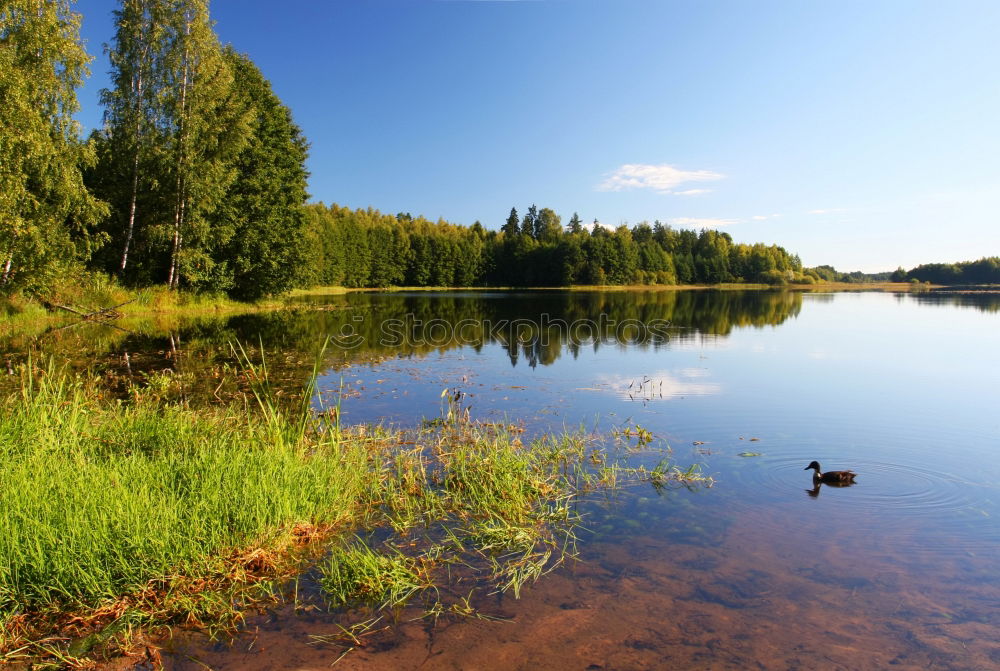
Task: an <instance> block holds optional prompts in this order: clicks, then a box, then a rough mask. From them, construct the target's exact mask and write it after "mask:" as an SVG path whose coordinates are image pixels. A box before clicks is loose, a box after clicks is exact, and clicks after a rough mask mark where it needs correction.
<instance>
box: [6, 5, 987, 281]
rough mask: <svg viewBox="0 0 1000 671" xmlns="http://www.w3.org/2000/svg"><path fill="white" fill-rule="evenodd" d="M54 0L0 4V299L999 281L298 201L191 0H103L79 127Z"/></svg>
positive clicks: (579, 228)
mask: <svg viewBox="0 0 1000 671" xmlns="http://www.w3.org/2000/svg"><path fill="white" fill-rule="evenodd" d="M71 4H72V3H71V2H70V0H48V1H46V2H39V1H38V0H5V2H4V3H3V4H2V6H0V93H2V96H3V104H0V294H2V295H8V296H9V295H12V294H15V293H18V292H21V293H25V294H29V295H36V296H45V295H46V294H47V293H49V292H51V291H52V290H53V287H56V286H58V285H59V284H60V283H63V284H66V283H72V282H76V281H78V280H79V279H80V278H81V277H83V275H84V274H85V273H103V274H107V275H110V276H112V277H114V278H116V280H117V281H118V282H120V283H122V284H124V285H128V286H151V285H167V286H169V287H171V288H174V289H177V288H184V289H187V290H191V291H204V292H212V293H226V294H228V295H229V296H231V297H233V298H237V299H241V300H253V299H256V298H259V297H261V296H265V295H271V294H278V293H281V292H284V291H287V290H289V289H292V288H295V287H308V286H316V285H342V286H346V287H387V286H396V285H411V286H565V285H570V284H597V285H603V284H618V285H621V284H667V285H670V284H714V283H720V282H753V283H765V284H769V285H782V284H788V283H799V284H813V283H816V282H823V281H847V282H864V281H880V280H887V279H890V275H891V278H892V279H896V280H904V281H905V280H916V281H930V282H937V283H946V284H947V283H962V284H964V283H984V282H987V283H1000V273H998V267H1000V263H998V259H997V258H995V257H994V258H991V259H982V260H980V261H975V262H967V263H958V264H950V265H948V264H932V265H925V266H919V267H918V268H914V269H913V270H910V271H904V270H903V269H899V270H897V271H896V272H895V273H891V274H890V273H884V274H878V275H866V274H863V273H840V272H838V271H837V270H835V269H834V268H832V267H830V266H819V267H816V268H803V267H802V263H801V261H800V260H799V258H798V256H796V255H794V254H791V253H789V252H787V251H786V250H785V249H783V248H782V247H779V246H776V245H764V244H760V243H758V244H743V243H736V242H734V241H733V239H732V237H731V236H730V235H729V234H728V233H723V232H718V231H715V230H702V231H691V230H681V229H674V228H672V227H670V226H669V225H668V224H665V223H661V222H653V223H652V224H649V223H645V222H643V223H639V224H636V225H634V226H631V227H627V226H619V227H618V228H615V229H614V230H609V229H607V228H604V227H602V226H600V225H598V224H597V222H594V223H593V225H589V226H585V225H584V223H583V221H582V220H581V218H580V217H579V216H578V215H576V214H573V216H572V217H571V218H570V219H569V220H568V222H566V223H565V225H564V223H563V221H562V219H561V218H560V216H559V215H557V214H556V213H555V212H554V211H553V210H551V209H549V208H542V209H538V208H537V207H536V206H534V205H532V206H530V207H528V208H527V209H526V210H525V211H524V214H523V216H520V215H519V214H518V212H517V210H516V209H515V208H512V209H511V211H510V213H509V214H508V215H507V218H506V220H505V222H504V223H503V224H502V226H500V227H499V230H488V229H487V228H485V227H483V226H482V225H481V224H480V223H479V222H476V223H474V224H473V225H471V226H461V225H456V224H452V223H448V222H446V221H443V220H439V221H429V220H427V219H424V218H423V217H414V216H411V215H410V214H407V213H401V214H396V215H389V214H382V213H380V212H378V211H377V210H374V209H370V208H369V209H361V210H351V209H348V208H346V207H341V206H337V205H330V206H326V205H323V204H307V201H308V194H307V192H306V183H307V178H308V173H307V171H306V167H305V164H306V158H307V156H308V142H307V141H306V138H305V137H304V135H303V133H302V131H301V129H300V128H299V127H298V126H297V125H296V124H295V123H294V121H293V119H292V114H291V111H290V110H289V109H288V108H287V107H286V106H285V105H284V104H283V103H282V102H281V100H280V99H279V98H278V97H277V96H276V95H275V93H274V91H273V90H272V88H271V85H270V83H269V82H268V81H267V79H266V78H265V77H264V76H263V75H262V73H261V72H260V70H259V69H258V68H257V67H256V65H255V64H254V63H253V61H252V60H251V59H250V58H249V57H247V56H246V55H244V54H241V53H239V52H238V51H236V50H235V49H234V48H232V47H231V46H223V45H222V44H221V43H220V42H219V39H218V36H217V35H216V33H215V31H214V28H213V24H212V21H211V19H210V17H209V1H208V0H120V3H119V6H118V9H117V10H116V11H115V12H114V24H115V34H114V38H113V41H112V43H111V44H109V45H107V54H108V57H109V61H110V71H109V74H110V82H111V85H110V87H109V88H108V89H106V90H103V91H101V102H102V104H103V106H104V122H103V125H102V127H101V128H100V129H99V130H96V131H95V132H93V133H92V134H91V135H90V136H89V137H86V138H84V137H82V134H81V129H80V125H79V123H78V122H76V121H75V119H74V115H75V114H76V113H77V112H78V111H79V102H78V99H77V89H78V88H79V87H80V85H81V84H82V83H83V82H84V80H85V78H86V77H87V76H88V75H89V70H88V67H89V64H90V62H91V60H92V58H91V57H90V56H89V55H88V54H87V53H86V51H85V50H84V48H83V45H82V43H81V41H80V34H79V29H80V20H81V18H80V15H79V14H77V13H75V12H73V11H72V10H71ZM497 215H498V223H499V217H502V216H503V213H497Z"/></svg>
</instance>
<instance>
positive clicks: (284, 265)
mask: <svg viewBox="0 0 1000 671" xmlns="http://www.w3.org/2000/svg"><path fill="white" fill-rule="evenodd" d="M224 57H225V60H226V63H227V65H228V67H229V69H230V71H231V72H232V74H233V86H234V87H235V89H236V91H238V92H239V95H240V96H241V98H242V105H243V107H244V109H245V110H246V111H254V112H255V116H254V119H253V123H252V125H251V127H250V135H249V140H248V142H247V143H246V145H245V146H244V147H243V150H242V151H241V152H240V153H239V154H238V156H237V157H236V159H235V163H234V167H235V170H236V178H235V180H234V181H233V183H232V185H231V186H230V187H229V189H228V191H227V192H226V196H225V198H224V199H222V202H221V203H219V205H218V206H217V207H216V209H215V211H214V213H213V214H212V215H211V216H209V220H210V222H211V226H212V228H213V229H215V230H216V231H220V230H223V231H231V235H230V234H228V233H227V236H228V242H226V243H223V244H222V246H221V248H220V249H219V250H217V251H214V252H213V261H214V262H215V266H216V267H217V268H221V267H226V268H228V270H229V272H230V276H229V277H227V278H226V281H225V282H224V284H228V285H230V288H229V293H230V294H231V295H232V296H234V297H236V298H240V299H243V300H253V299H256V298H259V297H261V296H264V295H268V294H275V293H280V292H282V291H285V290H286V289H290V288H291V287H292V286H293V284H294V282H295V280H296V272H297V269H298V268H299V267H300V266H301V265H302V260H303V254H304V249H303V247H304V237H303V235H304V223H305V222H304V211H303V205H304V204H305V201H306V198H307V197H308V194H307V193H306V178H307V177H308V172H307V171H306V167H305V162H306V158H307V156H308V143H307V142H306V140H305V138H304V137H303V135H302V131H301V130H300V129H299V127H298V126H296V125H295V123H294V122H293V121H292V115H291V112H290V111H289V110H288V108H287V107H285V106H284V105H283V104H282V102H281V100H279V99H278V97H277V96H276V95H275V94H274V91H273V90H272V89H271V84H270V83H269V82H268V81H267V79H265V78H264V75H263V74H262V73H261V71H260V70H259V69H258V68H257V66H256V65H254V63H253V62H252V61H251V60H250V59H249V58H248V57H247V56H245V55H242V54H239V53H236V52H235V51H234V50H233V49H232V48H226V49H225V51H224ZM383 249H385V251H386V253H387V254H388V253H389V252H390V250H392V249H394V247H393V246H392V245H386V246H385V247H384V248H383ZM393 260H398V259H395V257H394V259H393ZM396 281H402V277H401V276H400V277H399V278H398V280H396Z"/></svg>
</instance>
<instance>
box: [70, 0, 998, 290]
mask: <svg viewBox="0 0 1000 671" xmlns="http://www.w3.org/2000/svg"><path fill="white" fill-rule="evenodd" d="M116 6H117V3H116V2H115V0H80V1H79V2H77V4H76V9H77V11H79V12H81V13H82V14H83V15H84V25H83V34H84V38H85V39H87V40H88V49H89V50H90V52H91V53H92V54H94V55H95V56H96V59H95V61H94V63H93V65H92V70H93V73H94V76H93V77H92V79H91V81H90V82H89V83H88V84H87V86H86V87H85V88H84V89H83V90H82V91H81V102H82V104H83V111H82V113H81V114H80V117H79V118H80V120H81V121H82V122H83V123H84V124H85V125H86V126H87V127H88V128H90V127H94V126H97V125H99V124H100V119H101V109H100V107H99V105H98V104H97V94H98V90H99V89H100V88H101V87H103V86H106V85H107V76H106V71H107V69H108V65H107V59H106V57H105V56H104V55H103V53H102V45H103V44H104V43H105V42H109V41H110V39H111V36H112V30H113V26H112V24H111V11H112V10H113V9H114V8H115V7H116ZM212 13H213V17H214V18H215V20H216V21H217V25H216V30H217V31H218V33H219V35H220V37H221V39H222V41H223V42H225V43H232V44H233V45H234V47H236V48H237V49H238V50H240V51H243V52H245V53H247V54H249V55H250V57H251V58H253V59H254V61H255V62H256V63H257V65H258V66H259V67H260V68H261V69H262V70H263V72H264V74H265V75H266V76H267V77H268V78H269V79H270V80H271V82H272V84H273V86H274V89H275V91H276V92H277V93H278V95H279V96H280V97H281V98H282V100H284V102H285V103H286V104H287V105H288V106H289V107H290V108H291V109H292V111H293V114H294V116H295V119H296V121H297V122H298V123H299V125H300V126H302V128H303V129H304V131H305V134H306V136H307V137H308V138H309V140H310V142H311V145H312V149H311V158H310V161H309V168H310V170H311V172H312V177H311V180H310V191H311V193H312V195H313V198H314V199H315V200H322V201H324V202H327V203H332V202H336V203H340V204H344V205H350V206H352V207H367V206H373V207H376V208H378V209H380V210H382V211H384V212H391V213H395V212H400V211H407V212H412V213H413V214H418V213H419V214H424V215H425V216H428V217H431V218H436V217H444V218H445V219H448V220H450V221H455V222H459V223H465V224H471V223H472V222H473V221H475V220H479V221H481V222H482V223H483V224H484V225H485V226H487V227H489V228H498V227H499V226H500V225H501V224H502V223H503V220H504V219H505V218H506V216H507V214H508V213H509V211H510V208H511V207H512V206H516V207H517V208H518V211H519V212H521V213H523V212H524V210H525V208H527V207H528V206H529V205H531V204H532V203H536V204H537V205H538V206H539V207H551V208H553V209H554V210H555V211H556V212H558V213H559V214H560V215H562V217H563V221H564V222H565V221H567V220H568V219H569V217H570V216H571V215H572V213H573V212H574V211H576V212H579V214H580V216H581V217H582V218H583V219H584V220H585V221H588V222H589V221H592V220H594V219H598V220H599V221H600V222H602V223H603V224H605V225H609V226H617V225H618V224H620V223H628V224H630V225H631V224H634V223H637V222H639V221H642V220H648V221H653V220H655V219H659V220H661V221H666V222H669V223H672V224H674V225H676V226H681V227H687V228H701V227H703V226H709V227H717V228H719V229H721V230H725V231H727V232H729V233H730V234H731V235H732V236H733V237H734V238H735V239H736V240H738V241H745V242H755V241H763V242H769V243H770V242H774V243H778V244H781V245H783V246H785V247H786V248H787V249H789V250H790V251H793V252H797V253H799V254H800V255H801V257H802V260H803V262H804V263H806V264H807V265H818V264H822V263H830V264H832V265H835V266H836V267H837V268H839V269H842V270H855V269H860V270H866V271H876V270H886V269H892V268H895V267H896V266H897V265H903V266H905V267H907V268H909V267H912V266H914V265H917V264H919V263H923V262H929V261H958V260H965V259H972V258H979V257H981V256H986V255H998V254H1000V39H998V38H997V36H998V35H1000V2H996V1H995V0H990V1H987V2H966V1H959V2H948V3H945V2H915V1H910V0H907V1H887V0H879V1H878V2H870V1H866V2H854V1H840V0H838V1H837V2H833V1H830V2H812V1H809V2H802V1H800V0H795V1H789V2H763V1H754V2H750V1H746V0H741V1H738V2H709V1H707V0H706V1H704V2H696V1H694V0H688V1H685V2H667V1H662V0H660V1H649V2H645V1H638V0H636V1H632V0H561V1H558V0H553V1H544V0H543V1H538V2H532V1H517V0H507V1H489V0H443V1H437V2H432V1H426V2H425V1H422V0H401V1H389V0H384V1H383V0H285V1H284V2H281V3H277V2H273V0H272V1H265V0H215V1H214V2H213V3H212Z"/></svg>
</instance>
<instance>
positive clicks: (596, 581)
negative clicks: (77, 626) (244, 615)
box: [7, 291, 1000, 669]
mask: <svg viewBox="0 0 1000 671" xmlns="http://www.w3.org/2000/svg"><path fill="white" fill-rule="evenodd" d="M308 302H309V303H314V304H321V305H323V306H324V308H325V309H323V310H299V311H293V312H287V313H281V314H267V315H259V316H242V317H235V318H231V319H203V320H200V321H198V322H193V323H190V324H181V325H174V326H172V327H171V330H170V332H169V333H166V332H157V331H156V329H147V330H146V332H145V333H142V334H139V333H125V332H121V331H113V330H102V331H100V332H92V333H78V332H76V329H67V330H65V331H61V332H59V333H56V334H43V335H40V336H38V337H37V339H35V340H33V341H32V343H31V345H32V346H33V347H37V348H41V349H44V350H45V351H49V352H55V353H56V356H57V357H60V356H61V357H64V358H66V359H70V360H73V361H80V360H81V351H83V350H87V351H88V354H87V355H86V357H82V358H86V359H87V360H89V361H90V365H92V366H97V367H98V368H104V369H107V371H108V374H109V376H111V375H124V374H126V373H131V374H132V375H139V374H141V373H140V372H139V371H140V370H142V371H149V370H156V369H165V368H171V369H173V370H176V371H177V372H178V373H183V372H184V370H185V367H187V369H188V370H190V371H192V375H191V376H192V382H191V390H192V394H195V392H196V391H199V390H200V392H201V393H203V394H204V395H205V397H206V398H208V393H211V392H212V388H213V387H214V386H215V382H214V381H206V380H199V379H197V378H198V377H199V376H198V374H197V371H198V370H200V368H199V367H200V366H205V365H208V363H210V362H211V363H218V362H219V361H224V360H226V357H227V353H226V343H228V342H233V341H236V340H240V341H244V342H252V343H258V342H259V343H261V344H262V345H263V346H264V349H265V351H267V352H269V353H272V354H269V356H270V357H271V362H270V365H271V367H272V370H273V371H275V375H276V377H279V378H280V379H281V380H283V381H284V382H285V383H287V384H288V385H289V386H292V387H294V386H295V385H301V382H302V380H303V378H304V376H305V375H306V373H307V371H308V370H309V369H311V367H312V362H313V354H312V352H314V351H315V348H316V347H317V346H318V344H319V343H321V342H322V341H323V339H324V338H325V337H326V336H327V335H335V336H336V341H335V343H334V345H333V346H331V347H329V348H328V349H327V351H326V352H325V354H324V359H323V362H324V364H323V368H324V372H323V375H322V377H321V394H320V395H319V397H318V398H317V403H318V404H319V403H325V404H332V403H335V402H337V401H338V399H339V402H340V403H341V412H342V415H343V417H344V418H345V420H346V421H348V422H383V423H391V424H394V425H400V426H413V425H416V424H419V423H420V421H421V420H422V419H423V418H433V417H437V416H439V415H440V413H441V399H440V396H441V391H442V390H443V389H445V388H449V389H459V390H461V391H462V392H464V393H465V394H466V397H465V402H466V404H467V405H468V406H470V407H471V415H472V417H473V418H474V419H483V420H505V421H509V422H519V423H523V425H524V428H525V430H526V432H527V433H529V434H536V433H539V432H544V431H551V430H556V431H561V430H563V429H564V428H569V429H571V430H575V429H576V428H578V427H580V426H583V427H585V428H586V430H587V431H593V432H596V433H599V434H603V435H606V434H608V433H610V432H612V431H614V430H616V429H621V428H625V427H634V426H641V427H643V428H645V429H648V430H649V431H651V432H652V433H653V434H654V436H655V440H654V442H653V444H652V447H654V448H656V449H655V450H650V453H649V459H648V463H649V464H650V465H652V464H655V463H656V462H657V461H659V459H660V458H662V450H664V449H667V448H669V449H670V450H671V452H670V455H671V459H672V461H673V462H675V463H677V464H679V465H681V466H686V465H688V464H691V463H698V464H701V465H702V468H703V471H704V472H705V473H707V474H709V475H711V476H713V477H714V478H715V480H716V484H715V486H714V487H712V488H711V489H691V490H688V489H684V488H679V489H669V490H667V491H661V492H657V491H655V490H654V489H652V488H651V487H649V486H648V485H636V486H630V487H628V488H627V489H626V490H625V491H623V492H620V493H619V494H617V495H616V496H614V497H613V498H612V500H596V501H590V502H588V503H587V504H586V505H585V506H584V509H583V510H582V511H581V512H583V514H584V515H585V522H584V524H585V527H586V531H584V532H582V533H581V534H580V537H581V543H580V546H579V550H580V561H579V562H571V563H569V564H567V565H566V566H564V567H562V568H560V569H558V570H556V571H554V572H553V573H551V574H549V575H548V576H546V577H544V578H542V579H541V580H540V581H539V582H537V583H536V584H534V585H533V586H531V587H530V588H528V589H525V590H524V591H523V592H522V594H521V598H520V599H517V600H515V599H514V598H513V597H512V596H511V595H501V596H493V597H490V598H488V599H486V598H484V599H482V600H481V601H480V602H479V603H476V604H475V605H476V606H477V607H478V608H479V609H480V611H481V612H482V613H484V614H486V615H490V616H496V617H500V618H504V620H505V621H499V622H498V621H487V620H476V619H458V620H448V619H447V618H442V619H441V620H439V621H438V623H437V625H436V626H433V625H431V624H430V623H429V622H427V621H426V620H421V621H407V619H406V617H402V618H401V619H400V621H399V622H398V623H396V624H395V625H394V626H392V627H391V628H389V629H387V630H384V631H382V632H380V633H378V634H377V635H375V636H372V637H371V638H370V639H369V640H368V642H367V644H366V645H365V646H364V647H362V648H359V649H358V650H356V651H354V652H352V653H351V654H349V655H347V656H346V657H344V658H343V659H342V660H341V661H340V662H339V663H338V665H337V668H345V669H354V668H365V669H415V668H426V669H500V668H502V669H652V668H705V669H709V668H710V669H746V668H764V669H800V668H801V669H817V668H824V669H886V668H898V669H996V668H1000V296H998V295H996V294H973V293H963V294H937V293H920V294H906V295H894V294H886V293H836V294H822V293H807V294H801V293H787V292H711V291H697V292H670V291H661V292H611V293H577V292H565V293H548V292H529V293H488V292H470V293H454V292H451V293H443V294H433V293H427V292H419V293H413V294H406V293H392V294H348V295H342V296H331V297H320V298H310V299H308ZM602 315H603V317H602ZM448 324H450V325H452V326H454V325H460V326H461V328H448V326H447V325H448ZM623 324H624V326H623ZM84 342H85V343H87V345H86V347H85V346H84V345H83V344H82V343H84ZM25 347H26V345H25V343H24V342H11V343H8V344H7V351H8V352H9V353H10V355H11V356H15V357H16V356H19V355H20V354H21V353H23V351H24V349H25ZM81 348H82V349H81ZM87 348H89V350H88V349H87ZM126 352H128V353H129V357H128V364H127V365H126V364H125V363H124V361H125V357H124V354H125V353H126ZM206 390H207V392H206ZM741 455H754V456H741ZM814 459H815V460H818V461H819V462H820V463H821V464H822V465H823V466H824V467H825V468H828V469H830V470H838V469H846V468H850V469H852V470H854V471H856V472H857V473H858V478H857V484H856V485H854V486H852V487H847V488H833V487H822V488H821V489H819V490H818V491H813V490H812V486H811V485H812V483H811V473H810V472H808V471H804V470H803V469H804V467H805V465H806V464H807V463H809V462H810V461H812V460H814ZM351 617H358V615H357V614H351V613H327V612H325V611H323V610H312V611H305V612H303V611H300V612H295V611H294V609H292V608H290V607H288V608H282V609H277V610H275V611H274V612H270V613H267V614H264V615H261V616H254V617H250V618H249V619H248V623H247V629H246V632H245V633H244V634H243V635H241V636H240V637H238V638H237V639H236V640H235V641H234V642H232V643H231V644H230V643H229V642H226V643H216V644H212V643H209V642H207V641H206V640H205V639H204V638H202V637H201V636H200V635H196V634H180V635H178V636H177V637H175V639H174V641H173V642H172V643H171V644H170V647H169V649H170V650H172V654H169V655H167V656H166V657H165V662H166V663H167V666H168V668H175V669H202V668H204V666H203V665H208V666H209V667H211V668H213V669H275V668H296V669H320V668H329V665H330V664H331V663H332V662H333V661H334V660H336V659H337V657H338V656H339V654H340V650H339V649H334V648H329V649H327V648H324V647H323V646H317V645H315V644H314V643H315V639H313V638H311V636H314V635H323V634H331V633H335V632H336V631H337V627H338V623H339V624H344V623H347V622H349V621H350V618H351Z"/></svg>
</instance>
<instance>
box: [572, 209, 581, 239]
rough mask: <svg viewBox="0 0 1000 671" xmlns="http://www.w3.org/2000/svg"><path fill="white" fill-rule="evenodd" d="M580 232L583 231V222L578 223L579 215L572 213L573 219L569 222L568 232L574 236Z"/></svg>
mask: <svg viewBox="0 0 1000 671" xmlns="http://www.w3.org/2000/svg"><path fill="white" fill-rule="evenodd" d="M582 231H583V222H582V221H580V215H578V214H577V213H576V212H574V213H573V218H572V219H570V220H569V232H570V233H572V234H576V233H580V232H582Z"/></svg>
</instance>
